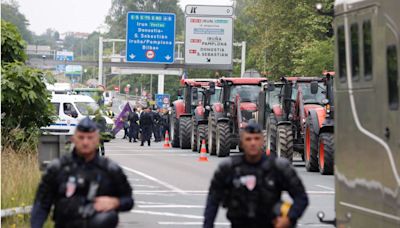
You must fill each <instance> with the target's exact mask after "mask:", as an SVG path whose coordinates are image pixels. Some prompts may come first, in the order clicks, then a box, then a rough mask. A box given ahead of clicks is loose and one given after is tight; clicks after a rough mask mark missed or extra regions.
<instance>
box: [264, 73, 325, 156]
mask: <svg viewBox="0 0 400 228" xmlns="http://www.w3.org/2000/svg"><path fill="white" fill-rule="evenodd" d="M281 80H282V82H283V87H282V88H281V90H280V94H279V99H280V102H279V105H275V106H273V107H272V113H271V114H270V116H269V120H268V127H267V129H268V130H267V131H268V134H269V137H268V138H267V148H269V149H270V151H271V153H272V154H275V155H277V156H279V157H285V158H287V159H288V160H289V161H292V160H293V152H294V151H297V152H299V153H300V154H301V155H302V158H303V160H305V159H306V158H305V156H304V155H305V150H304V148H306V147H305V146H304V145H305V144H306V143H305V137H304V135H305V124H306V120H307V117H308V115H309V113H311V112H312V113H314V111H315V113H322V112H323V111H324V108H323V107H322V101H323V99H325V86H324V81H325V79H324V78H321V77H283V78H282V79H281ZM319 88H320V89H319ZM306 163H307V162H306Z"/></svg>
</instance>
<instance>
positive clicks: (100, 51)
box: [98, 36, 103, 85]
mask: <svg viewBox="0 0 400 228" xmlns="http://www.w3.org/2000/svg"><path fill="white" fill-rule="evenodd" d="M98 76H99V84H100V85H102V84H103V37H101V36H100V37H99V75H98Z"/></svg>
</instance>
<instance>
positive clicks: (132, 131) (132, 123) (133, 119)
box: [128, 112, 139, 142]
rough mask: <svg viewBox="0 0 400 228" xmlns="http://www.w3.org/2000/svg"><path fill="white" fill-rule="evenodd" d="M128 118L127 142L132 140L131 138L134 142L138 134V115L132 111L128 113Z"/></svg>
mask: <svg viewBox="0 0 400 228" xmlns="http://www.w3.org/2000/svg"><path fill="white" fill-rule="evenodd" d="M128 120H129V142H132V139H133V141H134V142H136V140H137V139H138V135H139V124H138V123H137V122H138V121H139V115H138V114H137V113H136V112H132V113H130V114H129V117H128Z"/></svg>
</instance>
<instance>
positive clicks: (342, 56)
mask: <svg viewBox="0 0 400 228" xmlns="http://www.w3.org/2000/svg"><path fill="white" fill-rule="evenodd" d="M337 37H338V38H337V39H338V43H337V45H338V54H339V56H338V57H339V60H338V62H339V78H340V80H341V81H346V42H345V38H344V26H343V25H342V26H340V27H339V28H338V29H337Z"/></svg>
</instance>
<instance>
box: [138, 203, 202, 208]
mask: <svg viewBox="0 0 400 228" xmlns="http://www.w3.org/2000/svg"><path fill="white" fill-rule="evenodd" d="M138 207H139V208H204V205H181V204H163V205H138Z"/></svg>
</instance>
